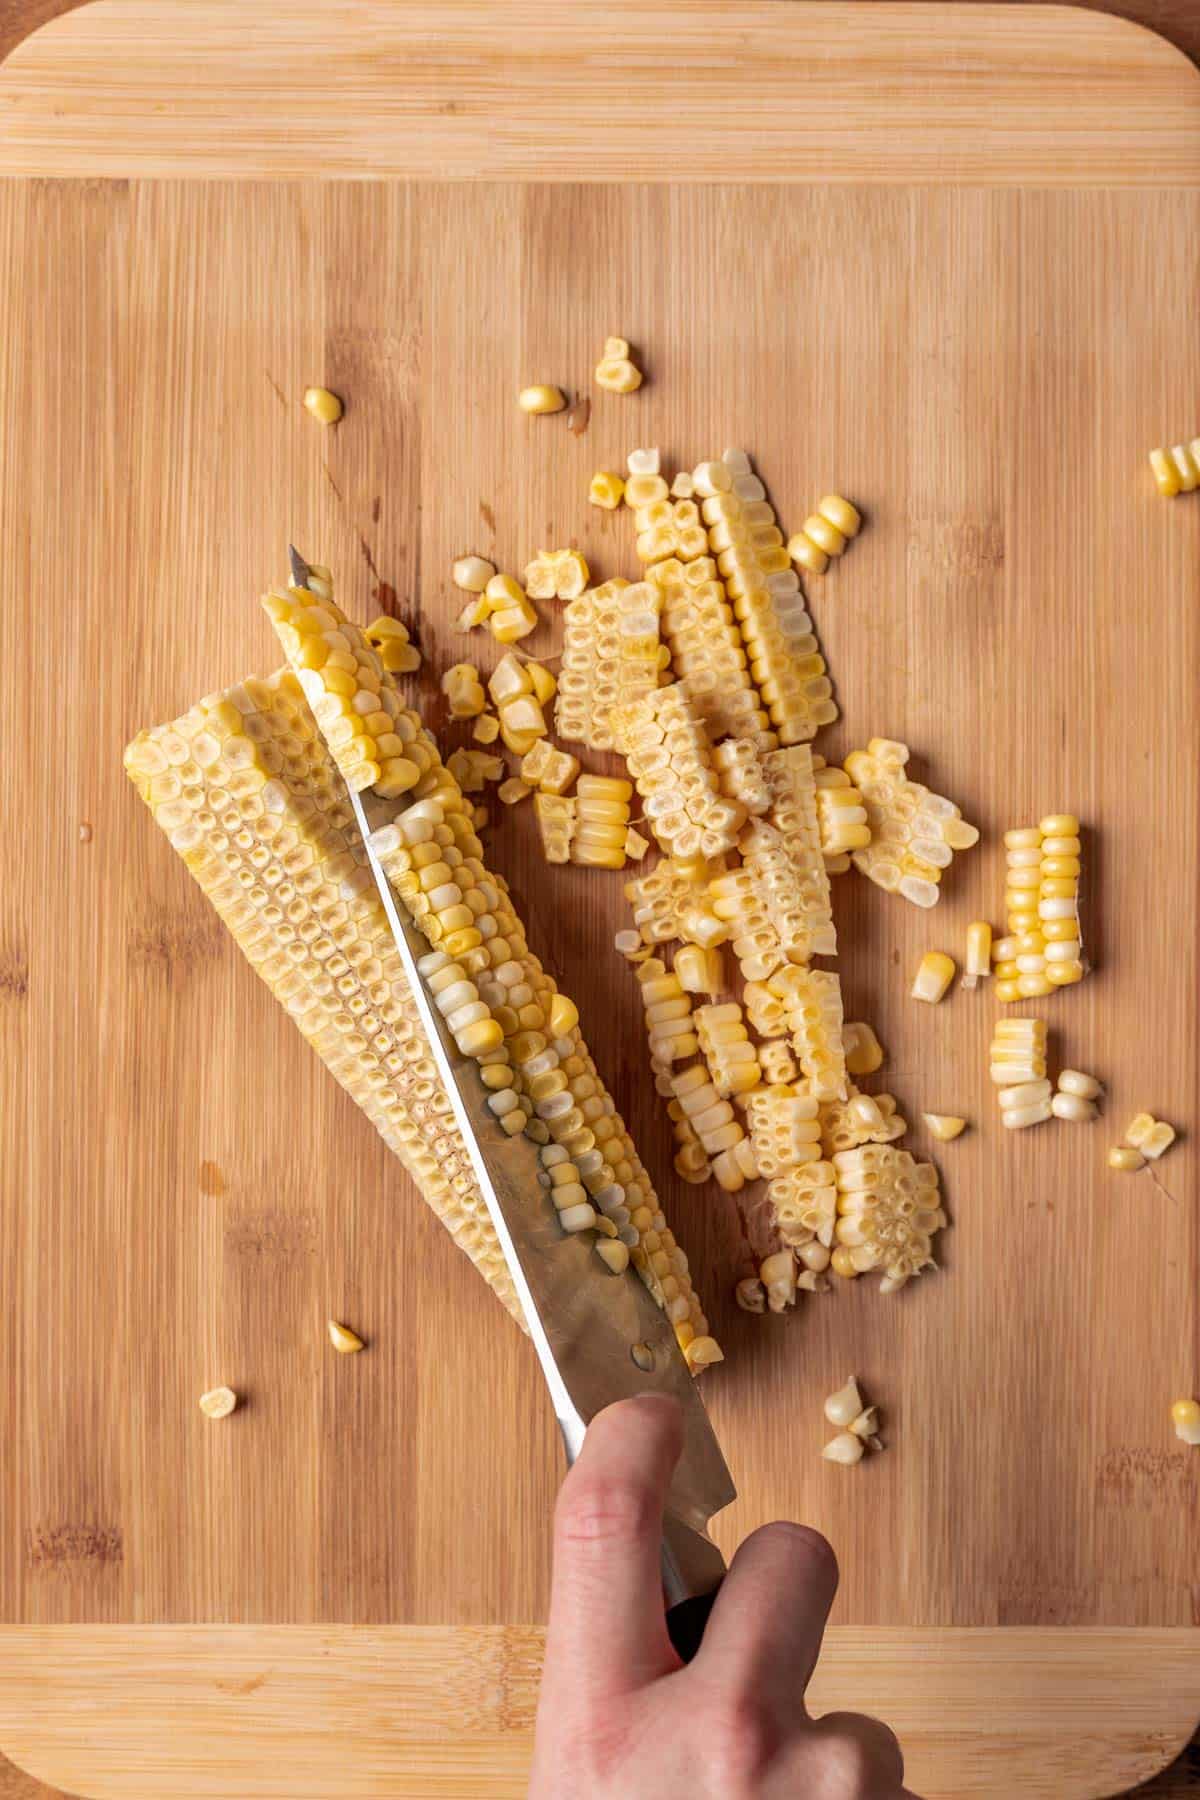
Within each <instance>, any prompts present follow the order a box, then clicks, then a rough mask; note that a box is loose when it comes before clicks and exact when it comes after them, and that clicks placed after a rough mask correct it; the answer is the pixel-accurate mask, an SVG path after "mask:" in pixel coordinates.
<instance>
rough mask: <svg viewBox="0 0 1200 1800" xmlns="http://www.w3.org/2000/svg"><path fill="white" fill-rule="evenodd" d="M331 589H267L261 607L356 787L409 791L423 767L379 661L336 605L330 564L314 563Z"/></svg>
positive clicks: (390, 794) (385, 792)
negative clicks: (323, 592)
mask: <svg viewBox="0 0 1200 1800" xmlns="http://www.w3.org/2000/svg"><path fill="white" fill-rule="evenodd" d="M312 573H313V574H316V575H317V576H318V579H319V580H321V581H322V584H323V585H325V586H326V592H327V595H328V596H329V597H325V598H321V597H318V595H317V593H316V592H315V591H314V590H310V589H308V588H287V589H272V590H271V592H270V593H269V594H266V595H264V597H263V607H264V608H265V610H266V612H267V613H268V615H269V616H270V619H271V622H272V623H273V625H274V626H275V630H276V632H277V634H278V636H279V640H280V642H281V643H282V645H283V648H284V651H285V653H286V655H287V659H288V662H289V664H290V665H291V667H292V669H293V671H294V672H295V674H296V678H297V680H298V681H299V683H300V687H301V690H302V692H303V693H304V696H305V698H306V699H307V700H308V702H309V705H310V707H311V708H312V711H313V714H314V716H315V717H316V720H317V722H318V724H319V725H320V726H321V728H322V731H323V732H324V733H325V734H326V742H327V743H328V744H329V746H330V750H331V752H332V755H333V757H334V760H335V761H336V763H337V767H338V771H339V773H340V774H341V776H342V779H343V780H344V781H345V782H346V783H347V785H348V786H349V787H350V788H351V789H352V790H353V791H354V792H355V793H362V792H363V790H364V789H366V788H374V789H375V791H376V793H378V794H379V795H381V796H382V797H383V798H385V799H391V798H394V797H395V796H396V795H399V794H403V793H407V792H408V791H409V789H410V788H413V787H415V786H416V785H417V783H418V781H420V779H421V777H422V775H423V774H424V773H425V771H426V769H427V768H428V767H429V757H428V754H427V752H426V751H425V750H424V747H423V746H421V745H419V744H418V743H417V742H416V733H415V731H413V730H412V729H411V727H410V726H409V725H408V724H407V723H406V722H405V721H404V719H403V717H402V715H403V711H404V709H403V708H402V707H401V705H400V702H399V700H398V699H397V697H396V694H395V692H394V690H393V689H392V687H391V685H390V683H387V684H385V681H384V669H383V664H382V662H381V661H380V658H379V656H378V655H377V654H376V652H375V651H374V650H372V649H371V646H370V645H369V644H368V643H367V641H366V638H365V637H364V636H363V634H362V631H361V630H360V629H359V627H358V626H357V625H353V624H351V622H350V621H349V620H348V619H347V618H346V615H345V614H344V613H343V612H342V611H341V610H340V608H338V607H337V606H335V604H334V602H333V599H332V588H331V587H329V586H328V580H329V577H328V571H324V570H322V571H318V570H313V571H312Z"/></svg>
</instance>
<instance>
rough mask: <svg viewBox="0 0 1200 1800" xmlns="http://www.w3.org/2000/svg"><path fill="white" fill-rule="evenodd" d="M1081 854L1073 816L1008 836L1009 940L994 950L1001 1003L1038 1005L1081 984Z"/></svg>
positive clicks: (1051, 816) (1054, 818)
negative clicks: (1057, 990) (1034, 1002)
mask: <svg viewBox="0 0 1200 1800" xmlns="http://www.w3.org/2000/svg"><path fill="white" fill-rule="evenodd" d="M1079 849H1080V843H1079V820H1078V819H1077V818H1076V817H1075V815H1074V813H1051V814H1049V815H1048V817H1046V818H1044V819H1043V820H1042V822H1041V824H1040V825H1029V826H1024V827H1022V828H1021V829H1019V830H1017V831H1006V832H1005V834H1004V852H1005V861H1006V863H1007V865H1008V869H1007V874H1006V878H1005V879H1006V883H1007V886H1006V889H1005V894H1004V906H1005V912H1006V914H1007V920H1008V936H1007V937H1003V938H998V939H997V940H996V942H995V943H994V944H993V945H992V961H993V965H994V966H993V971H992V972H993V974H994V975H995V977H996V998H997V1000H1000V1001H1003V1002H1011V1001H1014V1000H1036V999H1040V998H1041V997H1042V996H1043V995H1045V994H1051V993H1053V992H1054V989H1055V988H1059V987H1069V986H1071V985H1072V983H1074V982H1076V981H1082V980H1083V976H1084V962H1083V945H1082V944H1081V942H1080V924H1079V870H1080V862H1079Z"/></svg>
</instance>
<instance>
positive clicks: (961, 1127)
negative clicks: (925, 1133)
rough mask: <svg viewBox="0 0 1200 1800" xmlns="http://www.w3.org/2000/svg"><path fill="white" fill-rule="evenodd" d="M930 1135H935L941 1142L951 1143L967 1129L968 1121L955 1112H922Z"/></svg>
mask: <svg viewBox="0 0 1200 1800" xmlns="http://www.w3.org/2000/svg"><path fill="white" fill-rule="evenodd" d="M921 1117H922V1118H923V1119H924V1121H925V1123H926V1125H927V1126H928V1127H929V1135H930V1136H931V1137H935V1138H936V1139H937V1141H938V1143H939V1144H951V1143H953V1142H954V1139H955V1138H956V1137H961V1136H962V1134H963V1132H964V1131H965V1130H966V1129H967V1121H966V1120H965V1119H959V1118H957V1117H956V1116H955V1115H954V1114H953V1113H922V1114H921Z"/></svg>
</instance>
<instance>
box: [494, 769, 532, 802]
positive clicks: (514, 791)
mask: <svg viewBox="0 0 1200 1800" xmlns="http://www.w3.org/2000/svg"><path fill="white" fill-rule="evenodd" d="M532 792H533V789H532V788H531V787H529V786H528V785H527V783H525V782H524V781H521V780H519V779H518V777H517V776H515V775H510V776H509V778H508V780H507V781H502V782H501V783H500V786H499V787H498V788H497V789H496V793H497V795H498V796H499V798H500V800H501V802H502V803H503V804H504V805H505V806H515V805H516V804H517V801H518V800H525V799H527V798H528V796H529V795H530V794H532Z"/></svg>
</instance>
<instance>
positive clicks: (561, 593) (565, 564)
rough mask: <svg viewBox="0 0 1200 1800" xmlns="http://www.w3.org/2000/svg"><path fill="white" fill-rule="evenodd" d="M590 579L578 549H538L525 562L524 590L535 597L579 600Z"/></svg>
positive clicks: (538, 598) (540, 598)
mask: <svg viewBox="0 0 1200 1800" xmlns="http://www.w3.org/2000/svg"><path fill="white" fill-rule="evenodd" d="M589 579H590V571H589V569H588V566H587V562H586V561H585V559H584V556H583V553H582V552H581V551H579V550H539V551H538V553H537V555H536V556H535V557H534V559H533V561H532V562H529V563H526V565H525V592H526V593H527V594H531V595H532V596H533V598H534V599H535V600H578V598H579V596H580V595H581V594H582V593H583V591H584V589H585V588H586V587H587V584H588V581H589ZM485 591H486V590H485Z"/></svg>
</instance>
